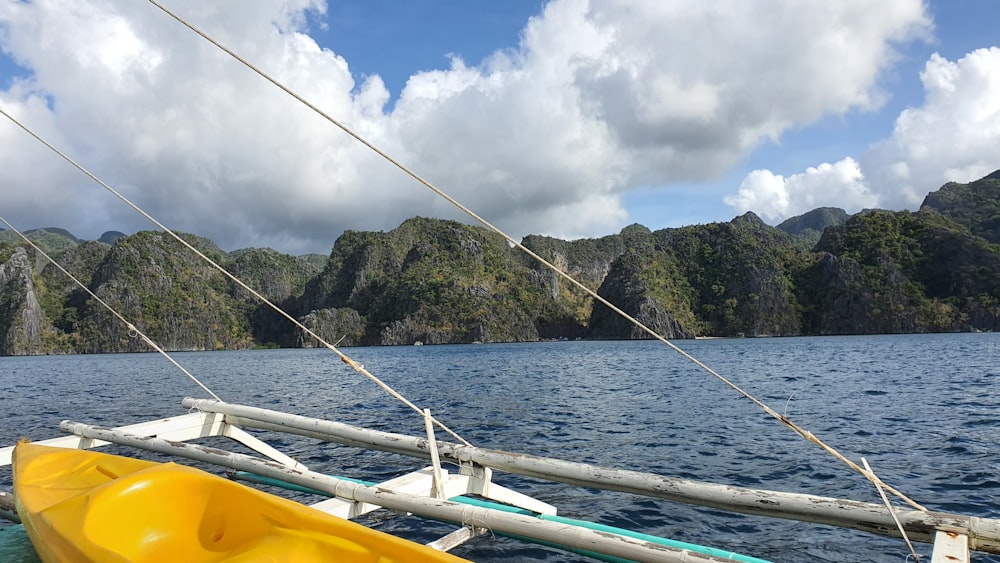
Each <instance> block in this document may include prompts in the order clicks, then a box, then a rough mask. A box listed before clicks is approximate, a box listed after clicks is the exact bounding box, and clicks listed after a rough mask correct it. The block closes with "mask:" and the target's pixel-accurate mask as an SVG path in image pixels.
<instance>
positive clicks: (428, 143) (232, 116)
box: [0, 0, 1000, 252]
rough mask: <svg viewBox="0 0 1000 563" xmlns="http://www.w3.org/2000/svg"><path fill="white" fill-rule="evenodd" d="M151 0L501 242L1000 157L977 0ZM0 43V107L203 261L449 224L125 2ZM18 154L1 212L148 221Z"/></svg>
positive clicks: (15, 5)
mask: <svg viewBox="0 0 1000 563" xmlns="http://www.w3.org/2000/svg"><path fill="white" fill-rule="evenodd" d="M165 4H166V5H167V6H168V7H170V8H172V9H174V10H176V11H177V12H178V13H180V14H182V15H184V16H185V17H188V18H190V20H191V21H192V22H193V23H195V24H196V25H198V26H200V27H201V28H203V29H204V30H205V31H207V32H208V33H210V34H212V35H213V36H215V37H217V38H219V39H220V40H222V41H223V42H224V43H226V44H227V45H229V46H230V47H232V48H234V49H235V50H236V51H237V52H239V53H241V54H242V55H244V56H246V57H247V58H248V59H250V60H251V61H252V62H254V63H255V64H258V66H261V67H262V68H264V69H265V70H267V71H268V72H270V73H272V74H273V75H275V76H276V77H278V78H279V79H280V80H282V81H283V82H285V83H286V84H288V85H289V86H291V87H293V88H295V89H296V90H297V91H299V92H300V93H301V94H303V95H304V96H305V97H307V98H308V99H310V101H313V102H315V103H316V104H317V105H319V106H321V107H323V108H324V110H325V111H328V113H330V114H331V115H334V116H335V117H337V118H338V119H342V120H343V121H345V122H346V123H348V124H349V125H350V126H352V127H354V128H356V129H357V130H358V131H359V132H360V133H362V134H363V135H366V136H367V137H368V138H370V139H371V140H372V141H373V142H375V143H376V144H378V145H379V146H381V147H382V148H384V149H385V150H386V151H387V152H389V153H390V154H392V155H393V156H394V157H397V158H398V159H399V160H401V161H402V162H404V163H406V164H407V165H409V166H411V167H412V168H413V169H414V170H415V171H416V172H417V173H419V174H421V175H422V176H424V177H425V178H428V179H429V180H431V181H432V182H433V183H435V184H436V185H438V186H439V187H441V188H442V189H444V190H445V191H447V192H449V193H451V194H452V195H454V196H455V197H456V198H457V199H459V200H460V201H462V202H463V203H466V204H467V205H469V206H470V207H472V208H473V209H474V210H476V211H478V212H480V213H481V214H482V215H484V216H485V217H487V218H488V219H490V220H492V221H494V222H495V223H496V224H498V225H499V226H501V227H502V228H504V229H505V230H507V231H509V232H510V233H511V234H512V235H514V236H515V237H519V236H523V235H525V234H531V233H536V234H548V235H552V236H558V237H562V238H577V237H588V236H602V235H606V234H611V233H614V232H617V231H618V230H620V229H621V228H622V227H624V226H626V225H628V224H631V223H636V222H637V223H641V224H644V225H646V226H647V227H650V228H652V229H657V228H663V227H675V226H682V225H690V224H696V223H706V222H712V221H728V220H730V219H732V218H733V217H734V216H736V215H739V214H742V213H744V212H746V211H754V212H755V213H757V214H758V215H760V216H761V217H762V218H763V219H764V220H765V221H767V222H768V223H771V224H776V223H778V222H780V221H781V220H783V219H785V218H787V217H790V216H794V215H797V214H801V213H803V212H806V211H808V210H810V209H813V208H815V207H820V206H837V207H842V208H844V209H846V210H847V211H849V212H855V211H858V210H860V209H862V208H866V207H882V208H888V209H915V208H916V207H917V206H919V203H920V201H921V200H922V199H923V196H924V195H926V193H928V192H929V191H933V190H935V189H937V188H938V187H940V185H941V184H943V183H944V182H946V181H969V180H973V179H975V178H978V177H981V176H982V175H985V174H988V173H990V172H992V171H993V170H996V169H998V168H1000V46H998V43H1000V41H998V40H997V36H998V34H997V32H996V31H995V22H997V21H1000V3H997V2H994V1H989V0H958V1H954V2H943V1H935V2H929V3H921V2H920V1H919V0H887V1H885V2H880V3H870V2H840V3H832V4H831V3H823V4H803V3H800V2H791V1H786V0H761V2H759V3H745V2H738V1H735V0H733V1H729V2H725V1H722V2H716V3H707V4H706V3H703V2H697V1H694V0H669V1H655V2H654V1H649V2H642V1H635V2H620V1H610V0H608V1H604V2H597V1H593V2H588V1H587V0H553V1H551V2H543V1H540V0H531V1H528V0H509V1H505V2H490V1H466V2H458V1H440V2H434V1H431V0H415V1H412V2H405V3H399V2H388V1H385V0H373V1H349V2H331V3H329V4H327V3H324V2H322V1H321V0H266V1H260V2H256V3H254V4H252V6H253V9H247V8H246V5H245V4H243V3H241V2H239V1H237V0H219V1H218V2H213V3H211V4H204V3H201V2H198V1H195V0H173V1H166V2H165ZM0 51H2V53H3V55H2V56H0V103H2V106H3V107H4V109H5V110H8V111H10V112H11V113H13V114H15V115H17V116H18V117H19V118H20V119H24V121H25V122H26V124H28V125H31V126H33V127H36V128H39V129H40V130H41V131H42V132H43V134H45V135H46V136H47V137H49V138H50V140H52V141H53V142H55V143H56V144H58V145H59V146H60V147H61V148H64V149H65V150H67V152H69V153H70V154H72V155H74V156H75V157H77V158H78V160H79V161H80V162H81V163H82V164H84V165H85V166H88V168H91V169H92V170H93V171H94V172H95V173H97V174H98V175H99V176H101V177H102V178H104V179H105V180H107V181H109V183H111V184H112V185H113V186H115V187H116V188H120V190H121V191H122V192H123V193H125V194H126V195H127V196H129V197H131V198H133V199H134V200H135V201H136V202H137V203H139V204H140V205H142V206H144V207H146V208H147V209H148V210H149V211H150V212H151V213H153V214H154V216H157V217H158V218H160V219H162V220H163V221H164V222H165V223H167V224H168V225H171V226H175V227H177V228H179V229H181V230H186V231H189V232H196V233H198V234H201V235H204V236H208V237H210V238H212V239H213V240H216V241H218V242H219V243H220V245H221V246H223V248H227V249H235V248H240V247H247V246H271V247H274V248H278V249H281V250H284V251H287V252H306V251H312V252H327V251H328V250H329V248H330V246H331V245H332V243H333V240H334V239H335V238H336V236H338V235H339V234H340V233H341V232H342V231H343V230H344V229H361V230H385V229H391V228H393V227H394V226H396V225H398V224H399V223H400V222H401V221H402V220H404V219H406V218H407V217H409V216H413V215H423V216H438V217H447V218H460V216H459V215H458V214H457V213H456V212H455V211H454V210H452V209H451V208H450V207H449V206H448V205H446V204H443V203H441V202H440V201H437V200H435V199H434V198H433V196H431V194H429V192H426V191H425V190H424V189H423V188H421V187H419V186H414V185H413V184H414V183H413V182H412V181H411V180H407V179H406V178H405V177H403V176H402V175H401V174H400V173H399V172H398V171H394V170H393V169H392V168H391V167H387V166H385V165H383V164H380V163H379V162H377V161H376V159H375V158H373V157H372V156H371V155H370V154H369V153H367V152H366V151H364V150H363V149H360V148H358V147H357V145H356V144H354V143H352V142H351V141H350V140H349V139H346V138H344V136H343V135H342V134H339V133H338V132H337V131H335V130H333V129H332V127H331V126H329V125H328V124H326V123H324V122H322V121H321V120H319V119H316V118H315V117H314V116H310V115H309V114H308V112H305V111H302V110H301V109H300V108H298V107H296V105H295V104H294V103H293V102H291V101H290V100H289V99H287V98H286V97H283V96H282V95H280V94H277V93H276V92H275V90H274V88H273V87H271V86H269V85H267V84H265V83H263V81H261V80H260V79H259V78H255V77H253V76H250V75H249V74H248V73H247V72H246V71H245V70H244V69H241V68H239V66H238V65H236V64H234V63H233V62H232V61H231V60H227V59H226V58H225V57H224V56H220V55H219V53H218V52H217V51H216V50H214V49H213V48H211V47H210V46H208V45H206V44H204V42H203V41H201V40H199V39H197V38H195V37H194V36H193V35H191V34H190V32H186V31H185V30H183V29H181V28H180V27H179V26H178V25H177V24H176V23H174V22H172V21H170V20H169V19H168V18H166V17H165V16H163V15H162V14H161V13H159V12H158V11H157V10H155V9H153V8H152V7H151V6H149V5H146V4H145V3H141V2H139V3H121V2H118V1H111V0H93V1H89V2H82V3H76V4H74V5H71V6H62V5H56V4H55V3H52V2H19V1H10V0H7V1H6V2H0ZM14 61H17V64H15V62H14ZM24 137H25V136H24V134H23V133H20V132H18V131H16V130H15V129H14V128H13V127H12V126H10V124H7V125H6V126H4V125H3V123H0V143H2V144H3V146H4V147H5V149H6V150H5V151H4V152H3V154H0V209H2V210H3V211H2V213H0V214H3V215H4V216H5V217H6V218H7V219H8V220H11V221H13V222H14V223H15V225H18V226H20V227H22V228H33V227H39V226H48V225H52V226H61V227H65V228H68V229H70V230H71V231H73V232H74V233H76V234H77V235H78V236H81V237H84V238H96V237H97V236H99V235H100V234H101V233H102V232H103V231H105V230H122V231H125V232H132V231H134V230H137V229H142V228H147V225H146V224H145V223H143V222H142V220H139V219H136V218H135V217H134V216H132V215H131V214H130V213H131V212H129V211H128V210H126V209H122V208H121V207H120V204H117V203H115V202H114V201H110V200H108V199H107V198H106V196H105V195H103V194H101V193H99V191H97V190H96V189H95V188H94V187H93V186H92V185H91V184H90V183H89V181H87V180H86V179H85V178H83V177H82V176H81V175H80V174H79V173H78V172H74V171H72V170H69V169H67V168H66V167H65V166H64V165H62V164H60V163H59V161H58V160H56V158H55V157H54V156H53V155H50V154H46V153H45V152H44V151H42V150H39V148H38V147H37V143H36V142H34V141H31V140H30V139H27V140H26V139H25V138H24Z"/></svg>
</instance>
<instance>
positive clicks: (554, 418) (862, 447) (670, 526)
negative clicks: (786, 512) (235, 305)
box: [0, 334, 1000, 563]
mask: <svg viewBox="0 0 1000 563" xmlns="http://www.w3.org/2000/svg"><path fill="white" fill-rule="evenodd" d="M678 345H679V346H680V347H681V348H683V349H684V350H685V351H687V352H689V353H691V354H692V355H694V356H695V357H697V358H699V359H700V360H701V361H703V362H704V363H706V364H707V365H709V366H711V367H712V368H713V369H715V370H716V371H718V372H719V373H721V374H722V375H724V376H726V377H727V378H729V379H731V380H732V381H734V382H735V383H736V384H737V385H740V386H741V387H743V388H744V389H746V390H747V391H748V392H750V393H752V394H753V395H755V396H756V397H758V398H759V399H761V400H763V401H765V402H766V403H768V404H769V405H770V406H771V407H773V408H774V409H775V410H777V411H778V412H780V413H782V414H784V415H786V416H788V417H789V418H790V419H792V420H793V421H795V422H796V423H798V424H799V425H800V426H803V427H805V428H806V429H807V430H810V431H811V432H813V433H814V434H816V435H817V436H818V437H820V438H821V439H823V440H824V441H826V442H827V443H829V444H831V445H832V446H834V447H835V448H837V449H838V450H840V451H841V452H842V453H844V454H845V455H846V456H847V457H848V458H850V459H852V460H855V461H859V460H860V458H861V457H862V456H863V457H865V458H866V459H867V460H868V461H869V463H871V465H872V467H873V469H874V470H875V471H876V472H877V473H878V474H879V475H880V476H881V477H882V478H883V479H884V480H885V481H886V482H888V483H889V484H891V485H893V486H894V487H896V488H897V489H899V490H901V491H903V492H904V493H906V494H908V495H909V496H911V497H912V498H913V499H914V500H916V501H917V502H920V503H921V504H923V505H925V506H927V507H928V508H930V509H932V510H940V511H947V512H956V513H962V514H968V515H974V516H981V517H990V518H1000V417H998V413H1000V334H949V335H906V336H863V337H862V336H856V337H855V336H848V337H810V338H773V339H740V340H698V341H682V342H678ZM345 351H346V352H347V353H348V354H349V355H350V356H351V357H353V358H354V359H356V360H357V361H359V362H361V363H363V364H364V365H365V366H366V367H367V368H368V369H369V370H370V371H371V372H373V373H375V374H376V375H378V376H379V377H381V378H383V379H384V380H385V381H386V382H387V383H389V384H390V385H392V386H393V387H395V388H396V389H397V390H399V391H400V392H401V393H402V394H404V395H405V396H407V397H408V398H410V399H411V400H412V401H414V402H415V403H417V404H418V405H420V406H421V407H427V408H430V409H432V411H433V412H434V414H435V416H437V417H439V418H441V419H442V420H444V421H445V422H446V423H447V424H448V425H449V426H450V427H451V428H452V429H454V430H456V431H457V432H458V433H459V434H461V435H462V436H463V437H464V438H465V439H467V440H469V441H470V442H472V443H474V444H476V445H479V446H484V447H490V448H498V449H505V450H511V451H519V452H526V453H532V454H538V455H546V456H551V457H557V458H562V459H567V460H573V461H581V462H587V463H595V464H600V465H606V466H611V467H619V468H626V469H635V470H641V471H651V472H655V473H659V474H662V475H668V476H675V477H682V478H688V479H698V480H705V481H712V482H717V483H724V484H731V485H737V486H744V487H753V488H764V489H773V490H780V491H791V492H801V493H808V494H814V495H822V496H832V497H840V498H850V499H854V500H859V501H865V502H880V500H879V498H878V493H877V492H876V491H875V490H874V489H873V488H872V486H871V485H870V484H869V483H868V482H867V481H865V480H864V479H863V478H862V477H860V476H859V475H856V474H854V473H852V472H851V471H850V470H848V469H847V468H846V466H844V465H843V464H841V463H840V462H838V461H836V460H835V459H833V458H832V457H831V456H830V455H829V454H826V453H825V452H823V451H822V450H820V449H819V448H818V447H816V446H814V445H812V444H810V443H808V442H806V441H804V440H803V439H801V438H799V437H798V436H796V435H795V434H793V433H792V432H791V431H790V430H788V429H787V428H785V427H784V426H783V425H782V424H780V423H778V422H777V421H776V420H774V419H773V418H771V417H769V416H768V415H766V414H764V413H763V412H762V411H761V410H760V408H759V407H757V406H755V405H754V404H752V403H751V402H750V401H748V400H747V399H745V398H743V397H741V396H740V395H739V394H737V393H736V392H734V391H732V390H731V389H729V388H728V387H726V386H725V385H723V384H722V383H721V382H719V381H718V380H717V379H715V378H713V377H711V376H710V375H708V374H706V373H704V372H703V371H701V370H700V369H699V368H697V367H696V366H694V365H693V364H691V363H690V362H689V361H688V360H686V359H684V358H682V357H680V356H679V355H678V354H676V353H675V352H673V351H671V350H669V349H668V348H667V347H665V346H663V345H662V344H660V343H656V342H649V341H641V342H635V341H633V342H618V341H614V342H610V341H608V342H545V343H533V344H487V345H463V346H419V347H388V348H348V349H345ZM175 357H176V359H177V360H178V361H179V362H180V363H181V364H182V365H184V366H185V367H186V368H187V369H188V370H189V371H191V372H192V373H193V374H195V375H196V376H197V377H199V378H200V379H201V380H202V381H203V382H204V383H205V384H206V385H207V386H208V387H210V388H211V389H212V390H213V391H215V392H216V393H217V394H218V395H220V396H221V397H222V398H223V399H224V400H227V401H230V402H241V403H246V404H252V405H255V406H261V407H266V408H274V409H280V410H285V411H288V412H294V413H298V414H303V415H307V416H316V417H322V418H327V419H333V420H341V421H344V422H348V423H351V424H357V425H363V426H368V427H374V428H378V429H382V430H387V431H393V432H402V433H408V434H418V435H419V434H422V432H423V423H422V420H420V419H419V418H418V417H416V416H415V415H414V414H413V413H412V411H409V409H407V408H406V407H404V406H402V405H400V404H399V403H397V402H396V401H395V400H393V399H392V398H390V397H388V396H387V395H386V394H385V393H384V392H383V391H381V390H380V389H378V388H377V387H376V386H375V385H373V384H372V383H371V382H368V381H367V380H365V379H364V378H362V377H361V376H359V375H357V374H356V373H354V372H353V371H351V370H350V369H349V368H347V367H346V366H345V365H344V364H343V363H342V362H340V361H339V359H337V358H336V357H335V356H334V355H332V354H330V353H329V352H328V351H325V350H256V351H240V352H206V353H182V354H176V355H175ZM0 393H2V394H3V406H4V408H3V409H0V437H2V438H0V445H10V444H11V443H13V441H14V440H16V439H17V438H18V437H21V436H26V437H30V438H32V439H44V438H48V437H53V436H56V435H58V424H59V422H60V421H61V420H64V419H72V420H77V421H81V422H87V423H94V424H103V425H121V424H127V423H131V422H136V421H138V420H142V419H147V418H154V417H163V416H171V415H176V414H178V413H181V412H183V410H182V408H181V407H180V400H181V398H182V397H184V396H195V397H203V396H205V394H204V392H203V391H201V390H200V389H199V388H198V387H197V386H196V385H194V384H193V383H191V382H190V381H189V380H187V379H186V378H185V377H184V376H183V375H182V374H181V373H180V372H178V371H177V370H176V368H174V367H173V366H171V365H170V364H168V363H167V362H166V361H165V360H163V359H162V358H161V357H160V356H158V355H155V354H130V355H92V356H56V357H28V358H15V357H5V358H0ZM439 439H443V438H442V437H441V436H440V435H439ZM276 445H278V446H279V447H281V448H282V449H284V450H285V451H287V452H288V453H290V454H292V455H294V456H295V457H297V458H298V459H299V460H300V461H302V462H304V463H305V464H307V465H308V466H310V467H311V468H312V469H315V470H319V471H323V472H326V473H331V474H336V475H346V476H351V477H357V478H362V479H366V480H373V481H378V480H384V479H388V478H390V477H393V476H395V475H398V474H400V473H402V472H406V471H409V470H412V469H415V468H418V467H420V466H421V465H422V464H421V463H419V461H416V460H410V459H408V458H401V457H399V456H394V455H391V454H384V453H371V452H360V451H358V450H353V449H349V448H345V447H340V446H330V445H321V444H318V443H316V442H314V441H310V440H306V439H298V438H294V437H292V438H288V437H283V438H278V439H277V441H276ZM496 480H497V481H499V482H500V483H502V484H505V485H508V486H511V487H513V488H516V489H518V490H520V491H522V492H526V493H528V494H531V495H533V496H536V497H538V498H540V499H541V500H544V501H546V502H549V503H552V504H555V505H556V506H558V507H559V510H560V514H561V515H563V516H568V517H571V518H580V519H585V520H591V521H597V522H601V523H604V524H609V525H613V526H620V527H624V528H629V529H634V530H638V531H642V532H646V533H650V534H655V535H659V536H665V537H670V538H673V539H678V540H683V541H689V542H693V543H700V544H705V545H711V546H714V547H720V548H726V549H730V550H732V551H737V552H742V553H746V554H749V555H753V556H756V557H761V558H765V559H770V560H773V561H777V562H799V561H837V562H842V561H858V562H861V561H872V562H883V561H884V562H903V561H906V560H907V555H908V550H907V548H906V545H905V543H904V542H903V541H902V540H897V539H891V538H882V537H878V536H871V535H868V534H864V533H861V532H855V531H851V530H841V529H837V528H832V527H827V526H820V525H814V524H807V523H800V522H792V521H785V520H774V519H768V518H763V517H755V516H745V515H738V514H727V513H723V512H720V511H718V510H713V509H706V508H699V507H693V506H687V505H683V504H678V503H673V502H669V501H662V500H656V499H648V498H643V497H636V496H632V495H627V494H623V493H613V492H601V491H595V490H589V489H581V488H578V487H573V486H569V485H561V484H550V483H543V482H540V481H537V480H533V479H527V478H521V477H517V476H512V475H504V474H499V475H498V476H497V479H496ZM0 489H4V490H10V473H9V470H8V469H2V470H0ZM366 523H369V524H373V525H375V526H376V527H378V528H380V529H383V530H387V531H392V532H395V533H401V534H403V535H405V536H406V537H410V538H412V539H417V540H420V541H430V540H432V539H435V538H436V537H438V536H440V535H443V534H445V533H447V532H449V531H450V530H451V528H449V527H448V526H446V525H443V524H433V523H431V524H428V523H422V522H420V521H418V520H415V519H413V518H406V517H403V516H399V515H396V514H391V513H386V512H379V513H376V514H375V515H373V516H372V517H370V518H369V519H368V520H367V522H366ZM17 536H18V532H17V529H16V528H10V527H9V526H8V527H4V526H3V525H0V561H10V560H22V561H28V560H30V554H25V553H24V552H23V550H24V546H23V542H22V543H20V544H19V543H18V537H17ZM916 546H917V548H918V552H919V553H920V554H922V555H925V556H929V554H930V547H929V546H927V545H923V544H916ZM3 550H6V552H3ZM454 553H455V554H456V555H459V556H462V557H467V558H470V559H473V560H477V561H538V560H543V561H559V562H567V561H583V560H586V559H585V558H582V557H581V556H577V555H573V554H566V553H563V552H560V551H557V550H554V549H549V548H544V547H538V546H533V545H528V544H523V543H520V542H517V541H514V540H510V539H506V538H502V537H491V536H487V537H484V538H479V539H477V540H474V541H472V542H471V543H469V544H467V545H465V546H462V547H460V548H458V549H456V550H455V551H454ZM911 560H912V558H911ZM974 561H977V562H980V563H984V562H1000V556H986V555H982V554H978V555H976V556H975V557H974Z"/></svg>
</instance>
